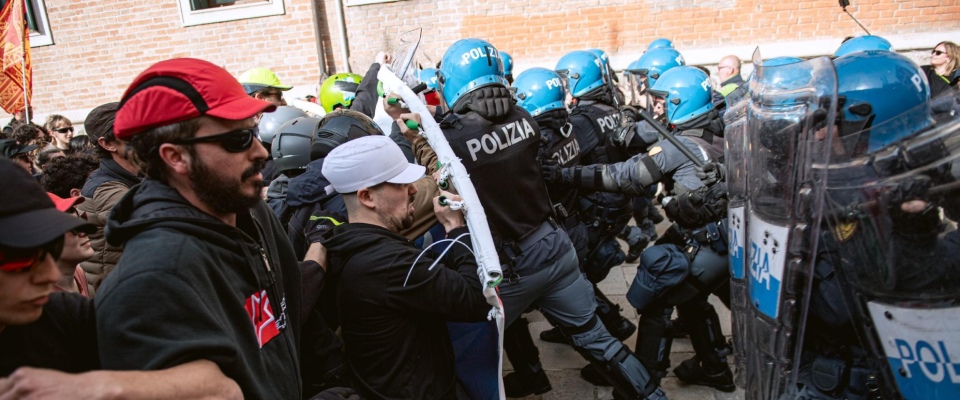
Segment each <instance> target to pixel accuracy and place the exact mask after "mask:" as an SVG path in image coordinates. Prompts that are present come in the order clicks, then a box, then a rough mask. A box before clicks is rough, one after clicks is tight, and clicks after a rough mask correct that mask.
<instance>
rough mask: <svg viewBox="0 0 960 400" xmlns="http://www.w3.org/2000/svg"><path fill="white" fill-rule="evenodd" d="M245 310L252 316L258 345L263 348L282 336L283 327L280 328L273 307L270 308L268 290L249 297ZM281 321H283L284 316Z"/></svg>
mask: <svg viewBox="0 0 960 400" xmlns="http://www.w3.org/2000/svg"><path fill="white" fill-rule="evenodd" d="M243 308H246V309H247V314H248V315H250V322H252V323H253V329H254V333H255V334H256V335H257V343H259V344H260V347H261V348H263V345H265V344H267V343H268V342H270V340H272V339H273V338H275V337H277V335H279V334H280V328H282V326H279V324H278V321H277V318H275V317H274V314H273V307H271V306H270V297H269V296H267V291H266V290H261V291H260V292H259V293H254V294H253V295H251V296H250V297H248V298H247V301H245V302H244V305H243ZM280 319H281V320H282V319H283V318H282V316H281V318H280Z"/></svg>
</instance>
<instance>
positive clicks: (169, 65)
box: [113, 58, 276, 140]
mask: <svg viewBox="0 0 960 400" xmlns="http://www.w3.org/2000/svg"><path fill="white" fill-rule="evenodd" d="M274 109H276V106H274V105H273V104H271V103H268V102H266V101H263V100H257V99H254V98H252V97H250V96H248V95H247V93H246V92H245V91H244V90H243V87H242V86H240V82H237V79H236V78H234V77H233V75H230V73H229V72H227V70H225V69H223V68H220V67H219V66H217V65H214V64H213V63H211V62H209V61H204V60H198V59H195V58H174V59H172V60H166V61H160V62H158V63H156V64H154V65H153V66H151V67H150V68H147V70H146V71H143V72H142V73H141V74H140V75H139V76H137V78H136V79H134V80H133V83H131V84H130V86H129V87H128V88H127V91H126V92H125V93H124V94H123V98H122V99H121V100H120V108H119V110H117V117H116V121H115V122H114V126H113V130H114V133H115V134H116V137H117V139H120V140H127V139H129V138H130V136H133V135H135V134H137V133H140V132H143V131H145V130H147V129H151V128H156V127H159V126H164V125H169V124H173V123H177V122H181V121H186V120H188V119H191V118H196V117H199V116H201V115H210V116H213V117H218V118H223V119H228V120H241V119H246V118H250V117H252V116H253V115H255V114H257V113H259V112H270V111H273V110H274Z"/></svg>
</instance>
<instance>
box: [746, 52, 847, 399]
mask: <svg viewBox="0 0 960 400" xmlns="http://www.w3.org/2000/svg"><path fill="white" fill-rule="evenodd" d="M836 91H837V75H836V71H835V69H834V67H833V64H832V62H831V61H830V60H829V59H828V58H826V57H821V58H817V59H812V60H807V61H804V62H800V63H794V64H789V65H782V66H773V67H764V66H763V65H758V66H757V68H756V71H755V76H754V78H753V82H752V83H751V93H750V100H749V101H750V102H749V105H748V107H749V109H748V110H747V113H748V115H747V124H748V127H747V129H748V136H747V152H746V154H747V163H746V164H747V165H746V177H747V199H748V200H747V201H748V205H747V208H746V221H747V228H746V232H747V241H746V246H745V249H746V254H747V260H748V261H747V265H748V266H749V268H748V272H749V273H748V274H745V275H747V276H746V282H747V292H748V294H749V297H748V298H749V302H750V304H749V305H748V307H747V317H746V318H745V321H744V334H745V335H744V337H745V340H747V341H748V342H746V343H744V350H745V358H746V371H747V374H746V377H745V390H746V398H747V399H764V400H768V399H778V398H792V397H793V393H794V392H795V391H796V377H797V369H798V368H797V365H798V361H799V357H798V356H797V354H798V351H799V349H800V346H801V344H802V343H801V342H802V337H803V329H804V322H805V317H806V315H805V313H806V308H807V304H808V300H809V297H808V296H809V292H810V283H811V279H810V278H811V271H812V267H813V263H812V254H815V251H816V243H817V232H818V230H819V221H820V211H821V202H822V196H817V193H818V189H819V188H820V186H818V184H817V183H816V180H817V179H818V178H816V177H815V176H814V175H813V174H812V173H811V166H812V165H813V164H814V163H823V162H824V161H825V160H824V158H825V157H829V153H828V152H826V151H824V147H825V146H826V145H827V143H828V142H827V141H824V140H819V141H818V140H817V138H818V130H819V131H820V133H821V135H823V134H826V135H827V136H832V130H833V124H828V123H826V121H833V120H834V118H835V114H836V111H835V109H836V102H837V94H836Z"/></svg>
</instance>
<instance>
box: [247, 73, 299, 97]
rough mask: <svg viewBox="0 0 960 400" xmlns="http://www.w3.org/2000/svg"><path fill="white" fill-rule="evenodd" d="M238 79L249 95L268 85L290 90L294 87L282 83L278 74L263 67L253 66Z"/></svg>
mask: <svg viewBox="0 0 960 400" xmlns="http://www.w3.org/2000/svg"><path fill="white" fill-rule="evenodd" d="M237 80H238V81H240V85H242V86H243V90H244V91H246V92H247V94H248V95H252V94H253V93H254V92H256V91H258V90H260V89H264V88H268V87H272V88H277V89H280V90H290V89H291V88H292V87H293V86H286V85H283V84H281V83H280V78H277V74H275V73H273V71H271V70H269V69H267V68H262V67H257V68H253V69H250V70H248V71H247V72H244V73H243V74H241V75H240V77H239V78H237Z"/></svg>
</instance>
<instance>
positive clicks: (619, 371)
mask: <svg viewBox="0 0 960 400" xmlns="http://www.w3.org/2000/svg"><path fill="white" fill-rule="evenodd" d="M439 83H440V88H441V90H440V92H441V93H442V96H443V98H444V100H445V102H446V104H447V105H448V106H449V109H450V110H451V111H452V112H451V113H450V114H448V115H447V116H446V118H444V119H443V121H441V124H440V126H441V128H442V129H443V133H444V135H445V136H446V138H447V141H448V142H449V144H450V147H451V148H452V149H453V151H454V152H455V153H456V154H457V156H459V157H460V158H461V160H462V162H463V165H464V166H465V167H466V169H467V172H468V173H469V174H470V178H471V180H472V181H473V184H474V186H475V187H476V188H477V193H478V195H479V196H480V201H481V203H482V204H483V206H484V211H485V213H486V215H487V218H488V221H489V223H490V230H491V233H492V235H493V238H494V242H495V243H496V244H497V245H498V253H499V254H500V257H501V259H502V261H503V270H504V281H503V283H501V284H500V286H499V292H500V293H499V294H500V299H501V301H502V302H503V304H504V311H505V315H506V319H507V320H506V324H507V326H508V327H507V331H506V332H505V337H504V348H505V349H506V351H507V356H508V357H510V359H511V361H512V362H513V360H514V359H515V358H516V357H522V358H525V360H523V362H518V363H516V364H519V365H522V366H523V367H518V369H517V371H515V372H514V373H513V374H510V375H507V376H506V377H505V379H504V384H505V389H506V392H507V395H508V396H510V397H515V396H523V395H526V394H530V393H542V392H545V391H546V390H550V385H549V381H548V380H547V378H546V374H545V373H544V372H543V370H542V368H540V366H539V360H538V357H539V356H538V353H537V351H536V347H535V346H534V344H533V340H532V339H531V338H530V333H529V330H528V329H527V327H526V326H524V325H523V324H522V322H521V324H514V322H520V321H522V320H519V319H518V317H519V316H520V314H521V313H522V312H523V311H524V310H526V309H527V308H528V307H529V306H536V307H538V308H539V309H540V310H541V311H542V312H543V313H544V315H545V316H547V318H549V319H551V321H552V322H553V323H555V324H557V325H559V326H560V327H561V330H562V332H563V333H564V334H565V335H566V336H567V337H568V338H569V340H570V342H571V343H573V345H574V347H575V348H576V349H577V351H578V352H579V353H580V354H581V355H582V356H584V358H586V359H588V360H589V361H590V362H591V363H592V364H594V365H596V366H597V369H598V370H600V371H601V373H602V375H603V376H604V377H605V378H606V379H607V380H608V381H609V382H610V383H611V384H613V386H614V389H615V392H616V393H617V395H618V396H622V397H625V398H649V399H655V398H663V397H664V396H663V392H662V390H661V389H660V388H659V387H658V386H657V385H656V384H654V383H652V382H651V379H650V376H649V374H648V373H647V371H646V369H645V368H644V367H643V365H642V364H640V362H639V361H638V360H637V358H636V357H635V356H634V355H633V353H632V352H631V351H630V350H629V349H628V348H626V347H625V346H623V344H622V343H620V341H618V340H617V339H616V338H614V337H613V336H611V335H610V333H609V332H607V330H606V328H604V326H603V324H602V323H601V322H600V320H599V319H598V318H597V317H596V316H595V315H594V313H593V311H594V309H595V308H596V305H595V302H594V300H593V298H594V296H593V291H592V288H591V286H590V284H589V283H588V282H587V281H586V280H585V279H584V278H583V276H582V275H581V274H580V272H579V270H578V267H577V256H576V251H575V250H574V249H573V246H572V243H571V242H570V239H569V237H568V236H567V234H566V232H564V231H563V230H562V229H560V228H559V227H558V226H557V224H556V222H554V221H553V220H552V218H551V215H552V214H553V208H552V207H551V203H550V199H549V198H548V195H547V190H546V186H545V184H544V182H543V178H542V176H541V172H540V168H539V165H538V163H537V160H536V157H537V154H538V153H539V151H540V137H541V135H540V132H539V128H538V126H537V123H536V121H535V120H534V119H533V118H532V117H531V116H530V114H529V113H528V112H526V111H525V110H524V109H522V108H520V107H518V106H516V105H515V104H514V103H513V101H514V100H513V98H512V94H511V93H510V91H509V90H507V88H506V80H505V79H504V77H503V64H502V62H501V60H500V55H499V53H498V52H497V49H496V48H494V47H493V46H492V45H491V44H489V43H487V42H485V41H483V40H480V39H464V40H460V41H457V42H456V43H454V44H453V45H451V46H450V48H448V49H447V51H446V53H445V54H444V56H443V59H442V61H441V66H440V72H439ZM503 179H511V180H512V181H513V184H514V185H515V186H518V187H516V188H515V189H514V190H510V191H503V190H500V188H502V181H503ZM530 361H533V362H530ZM516 364H515V365H516Z"/></svg>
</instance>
